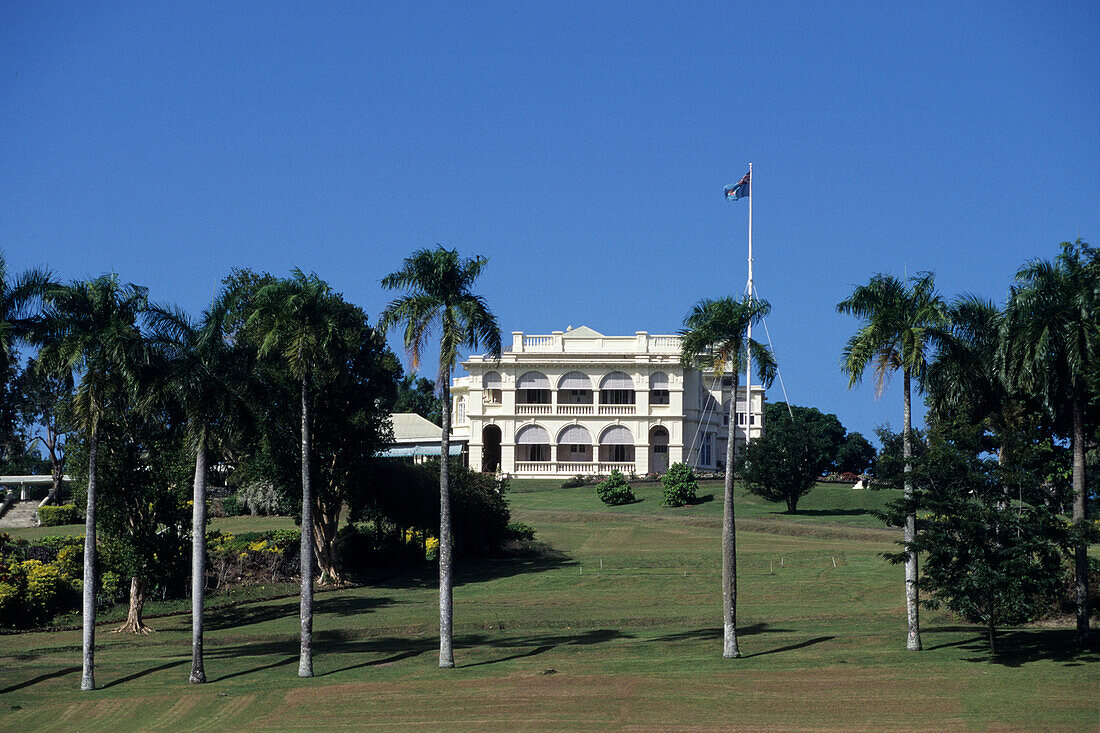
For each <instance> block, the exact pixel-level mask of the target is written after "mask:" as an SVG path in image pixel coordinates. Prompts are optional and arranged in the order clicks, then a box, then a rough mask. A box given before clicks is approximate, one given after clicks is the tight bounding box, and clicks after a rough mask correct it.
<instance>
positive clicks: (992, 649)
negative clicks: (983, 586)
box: [988, 612, 997, 657]
mask: <svg viewBox="0 0 1100 733" xmlns="http://www.w3.org/2000/svg"><path fill="white" fill-rule="evenodd" d="M988 628H989V656H991V657H992V656H996V654H997V628H996V627H995V626H994V625H993V613H992V612H990V614H989V622H988Z"/></svg>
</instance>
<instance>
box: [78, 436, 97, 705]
mask: <svg viewBox="0 0 1100 733" xmlns="http://www.w3.org/2000/svg"><path fill="white" fill-rule="evenodd" d="M93 420H94V418H93ZM98 454H99V424H98V422H93V423H92V432H91V435H90V436H89V439H88V506H87V508H86V509H85V513H84V598H83V609H82V611H83V616H84V618H83V622H84V634H83V657H84V659H83V671H82V673H81V677H80V689H81V690H94V689H95V586H96V582H95V550H96V547H95V492H96V458H97V457H98Z"/></svg>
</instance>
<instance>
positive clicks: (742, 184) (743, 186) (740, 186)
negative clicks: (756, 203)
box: [726, 173, 752, 201]
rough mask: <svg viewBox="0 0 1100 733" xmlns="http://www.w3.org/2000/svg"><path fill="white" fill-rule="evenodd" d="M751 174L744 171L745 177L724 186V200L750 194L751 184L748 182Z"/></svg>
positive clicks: (732, 199)
mask: <svg viewBox="0 0 1100 733" xmlns="http://www.w3.org/2000/svg"><path fill="white" fill-rule="evenodd" d="M751 175H752V173H746V174H745V177H744V178H742V179H741V180H740V181H738V182H737V183H731V184H730V185H728V186H726V201H736V200H737V199H743V198H745V197H746V196H751V195H752V190H751V189H752V184H751V183H750V182H749V176H751Z"/></svg>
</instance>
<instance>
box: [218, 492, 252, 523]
mask: <svg viewBox="0 0 1100 733" xmlns="http://www.w3.org/2000/svg"><path fill="white" fill-rule="evenodd" d="M222 511H223V512H225V516H227V517H239V516H241V515H242V514H244V513H245V512H247V511H248V505H247V504H245V503H244V502H243V501H241V499H240V497H239V496H237V495H236V494H230V495H229V496H227V497H225V498H224V499H222Z"/></svg>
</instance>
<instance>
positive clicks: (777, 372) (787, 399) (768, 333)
mask: <svg viewBox="0 0 1100 733" xmlns="http://www.w3.org/2000/svg"><path fill="white" fill-rule="evenodd" d="M753 290H754V291H755V290H756V288H755V287H753ZM757 297H759V293H757ZM760 323H761V324H763V326H764V335H765V336H767V337H768V349H770V350H771V352H772V356H775V346H774V345H773V344H772V332H771V331H769V330H768V319H766V318H761V319H760ZM775 375H776V376H777V377H779V389H781V390H782V391H783V401H784V402H785V403H786V405H787V414H788V415H790V416H791V417H792V418H793V417H794V411H792V410H791V398H790V397H788V396H787V385H786V384H784V383H783V372H781V371H780V370H779V358H778V357H777V358H776V360H775Z"/></svg>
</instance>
